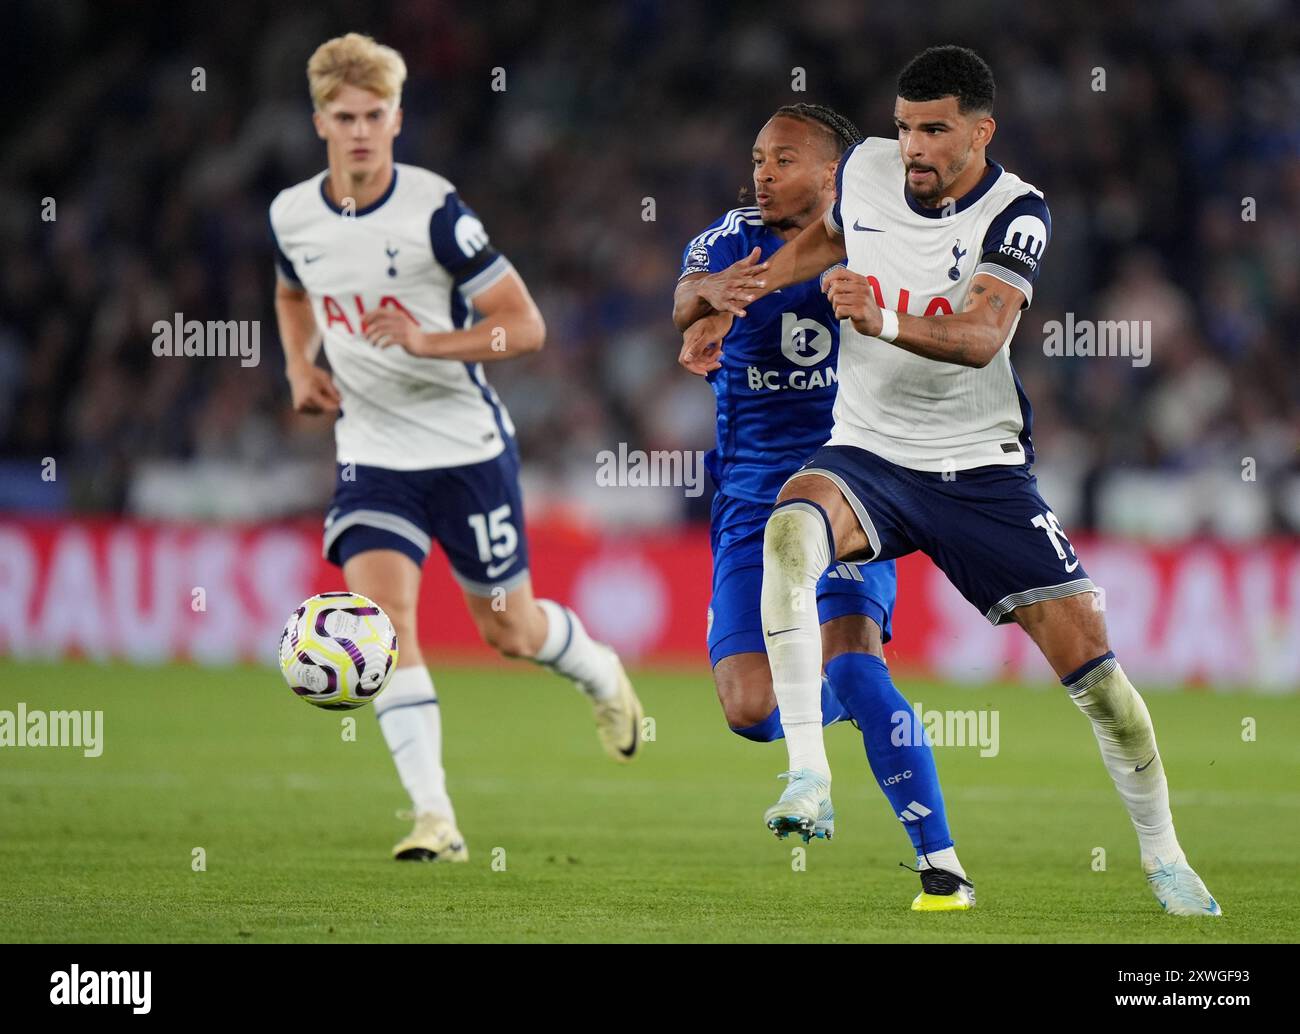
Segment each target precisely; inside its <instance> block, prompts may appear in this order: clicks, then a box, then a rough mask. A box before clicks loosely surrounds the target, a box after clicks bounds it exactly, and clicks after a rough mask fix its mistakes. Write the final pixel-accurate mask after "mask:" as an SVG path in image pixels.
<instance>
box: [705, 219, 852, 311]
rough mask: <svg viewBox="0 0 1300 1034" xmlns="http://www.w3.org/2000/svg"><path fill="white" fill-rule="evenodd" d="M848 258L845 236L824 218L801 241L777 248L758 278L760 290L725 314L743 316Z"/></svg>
mask: <svg viewBox="0 0 1300 1034" xmlns="http://www.w3.org/2000/svg"><path fill="white" fill-rule="evenodd" d="M847 258H848V252H847V251H846V250H845V248H844V235H843V234H842V233H838V232H837V231H836V230H834V229H833V228H832V227H831V226H830V224H829V223H827V221H826V219H825V217H823V218H821V219H814V220H813V221H812V222H811V223H809V224H808V225H807V226H805V227H804V228H803V231H802V232H801V233H800V234H799V236H798V237H795V238H794V239H793V240H790V241H787V242H786V243H785V244H783V245H782V246H781V247H779V248H777V250H776V252H775V253H774V254H773V255H772V257H771V258H770V259H768V260H767V271H766V272H765V273H763V275H762V276H760V277H759V279H758V286H757V288H756V289H755V290H753V291H750V292H747V293H746V294H744V295H743V296H742V298H741V302H742V304H741V305H740V306H729V307H728V308H727V309H726V310H725V311H727V312H734V313H735V314H736V315H737V316H743V315H745V312H744V307H743V306H744V305H748V304H749V303H750V302H752V301H755V300H756V299H758V298H762V297H763V296H764V295H767V294H771V293H772V292H773V291H779V290H780V289H781V288H783V287H789V286H790V285H791V284H801V283H803V282H804V281H805V280H811V279H812V278H813V277H815V276H818V275H820V274H822V273H824V272H825V271H826V270H827V269H829V268H830V267H831V266H833V265H835V264H836V263H837V262H844V261H845V260H846V259H847Z"/></svg>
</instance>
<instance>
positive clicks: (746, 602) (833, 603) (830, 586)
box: [708, 492, 897, 665]
mask: <svg viewBox="0 0 1300 1034" xmlns="http://www.w3.org/2000/svg"><path fill="white" fill-rule="evenodd" d="M771 514H772V507H771V506H768V505H764V504H763V503H751V502H747V501H745V500H743V499H735V498H733V497H731V496H728V495H723V494H722V493H721V492H719V493H717V495H715V496H714V497H713V514H712V520H711V522H710V528H709V531H710V541H711V544H712V546H713V598H712V599H711V600H710V601H709V625H708V640H709V663H710V664H714V665H716V664H717V663H718V661H720V660H722V658H724V657H730V656H731V655H732V654H737V653H765V652H766V651H767V647H766V646H765V645H764V643H763V619H762V615H761V614H760V610H761V603H762V592H763V529H764V528H765V527H766V525H767V519H768V517H770V516H771ZM896 589H897V585H896V580H895V578H894V565H893V563H881V564H848V563H841V564H835V565H834V566H832V567H831V569H830V570H829V571H827V572H826V573H825V574H824V575H822V579H821V581H819V582H818V583H817V616H818V618H820V620H821V623H822V624H825V623H826V622H827V621H830V620H832V619H833V618H838V617H844V616H845V615H846V614H864V615H866V616H867V617H869V618H871V620H872V621H874V622H875V623H876V624H877V625H879V626H880V631H881V636H882V638H883V639H884V641H885V642H889V639H890V634H891V633H890V616H891V615H892V614H893V612H894V596H895V592H896Z"/></svg>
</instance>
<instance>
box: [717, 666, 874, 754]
mask: <svg viewBox="0 0 1300 1034" xmlns="http://www.w3.org/2000/svg"><path fill="white" fill-rule="evenodd" d="M851 717H852V715H850V714H849V712H848V709H847V708H846V707H845V706H844V705H843V704H842V703H841V702H840V698H839V697H837V696H836V695H835V690H833V689H832V688H831V684H830V682H829V681H827V680H826V679H825V678H823V679H822V725H830V724H832V723H834V722H843V721H847V720H848V719H849V718H851ZM730 728H731V731H732V732H734V733H735V734H736V735H737V736H744V737H745V739H747V740H754V741H755V742H757V743H771V742H772V741H773V740H779V739H783V738H784V737H785V730H784V729H782V728H781V709H780V708H779V707H774V708H772V713H771V714H770V715H768V716H767V717H766V718H764V719H763V720H762V721H761V722H755V723H754V724H753V725H746V726H745V727H744V728H743V729H737V728H736V727H735V726H734V725H733V726H730Z"/></svg>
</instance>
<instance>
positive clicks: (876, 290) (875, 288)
mask: <svg viewBox="0 0 1300 1034" xmlns="http://www.w3.org/2000/svg"><path fill="white" fill-rule="evenodd" d="M867 286H868V287H870V288H871V293H872V294H874V295H875V296H876V306H877V307H878V308H881V309H883V308H884V307H885V296H884V295H883V294H881V293H880V281H879V280H877V279H876V278H875V277H874V276H869V277H867Z"/></svg>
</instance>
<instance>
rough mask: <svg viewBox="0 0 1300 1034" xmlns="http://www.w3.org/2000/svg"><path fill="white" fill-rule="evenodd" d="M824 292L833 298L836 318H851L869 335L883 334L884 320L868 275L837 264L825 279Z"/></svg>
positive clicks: (855, 326) (859, 331)
mask: <svg viewBox="0 0 1300 1034" xmlns="http://www.w3.org/2000/svg"><path fill="white" fill-rule="evenodd" d="M822 291H823V292H824V293H825V295H826V297H827V298H828V299H829V300H830V303H831V308H833V309H834V310H835V318H836V319H837V320H844V319H847V320H851V321H852V322H853V327H854V329H855V330H857V332H858V333H859V334H866V335H867V336H868V337H875V336H876V335H877V334H879V333H880V330H881V327H882V325H883V322H884V321H883V320H882V318H881V316H880V306H879V305H877V304H876V295H875V292H874V291H872V289H871V287H870V285H869V284H868V283H867V278H866V277H865V276H862V275H861V274H859V273H854V272H851V271H850V270H848V269H845V268H844V267H843V266H836V267H835V268H834V269H833V270H831V271H830V272H829V273H827V274H826V277H825V278H824V279H823V280H822Z"/></svg>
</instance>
